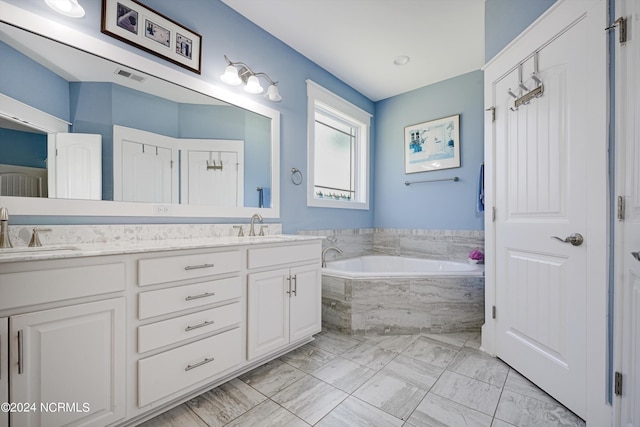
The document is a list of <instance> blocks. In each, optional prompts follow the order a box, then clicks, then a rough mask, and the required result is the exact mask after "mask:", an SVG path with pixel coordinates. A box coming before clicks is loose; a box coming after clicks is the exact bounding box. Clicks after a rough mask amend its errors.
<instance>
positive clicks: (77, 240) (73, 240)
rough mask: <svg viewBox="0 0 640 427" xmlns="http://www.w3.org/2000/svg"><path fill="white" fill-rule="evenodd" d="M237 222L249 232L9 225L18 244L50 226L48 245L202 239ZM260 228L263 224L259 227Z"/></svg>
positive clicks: (271, 230)
mask: <svg viewBox="0 0 640 427" xmlns="http://www.w3.org/2000/svg"><path fill="white" fill-rule="evenodd" d="M234 225H242V226H243V228H244V231H245V235H248V233H249V224H248V223H246V222H243V223H239V224H114V225H35V226H34V225H15V226H12V225H10V226H9V237H10V238H11V241H12V243H13V245H14V246H27V245H28V244H29V241H30V240H31V234H32V232H33V229H34V228H40V229H50V230H51V231H46V232H40V233H39V234H40V241H41V242H42V245H43V246H47V245H73V244H81V243H105V242H136V241H146V240H173V239H200V238H215V237H227V236H236V235H237V234H238V230H237V229H234V228H233V226H234ZM268 225H269V227H267V228H266V230H265V232H266V233H267V234H269V235H274V234H282V224H272V223H269V224H268ZM258 229H259V228H258Z"/></svg>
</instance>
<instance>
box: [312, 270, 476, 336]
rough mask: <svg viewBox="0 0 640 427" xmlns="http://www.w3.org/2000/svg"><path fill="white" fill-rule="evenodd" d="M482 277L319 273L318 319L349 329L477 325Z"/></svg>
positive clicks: (404, 330) (408, 330)
mask: <svg viewBox="0 0 640 427" xmlns="http://www.w3.org/2000/svg"><path fill="white" fill-rule="evenodd" d="M483 323H484V277H470V276H459V277H425V278H406V279H405V278H395V279H371V280H368V279H366V280H365V279H357V280H354V279H347V278H341V277H333V276H328V275H323V276H322V324H323V326H324V327H326V328H328V329H336V330H340V331H344V332H345V333H351V334H359V335H365V334H389V333H391V334H416V333H421V332H422V333H445V332H462V331H473V330H477V329H479V328H480V326H482V324H483Z"/></svg>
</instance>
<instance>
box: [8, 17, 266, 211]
mask: <svg viewBox="0 0 640 427" xmlns="http://www.w3.org/2000/svg"><path fill="white" fill-rule="evenodd" d="M0 57H2V61H0V62H1V64H0V100H1V101H2V104H1V106H2V107H1V108H0V195H2V196H13V197H43V198H45V197H49V198H73V199H98V200H100V199H101V200H115V201H128V202H153V203H163V204H191V205H207V206H212V207H267V208H268V207H271V199H270V190H271V188H272V185H273V183H272V182H271V177H272V170H271V164H270V162H269V160H268V159H270V158H271V155H272V149H273V147H272V141H271V136H272V132H271V131H272V129H271V126H272V123H271V118H269V117H265V116H263V115H260V114H257V113H254V112H252V111H249V110H246V109H243V108H240V107H237V106H234V105H231V104H228V103H225V102H222V101H220V100H217V99H215V98H212V97H209V96H206V95H204V94H201V93H198V92H195V91H193V90H190V89H187V88H185V87H182V86H179V85H176V84H173V83H170V82H168V81H166V80H163V79H159V78H156V77H154V76H151V75H148V74H144V73H142V72H139V71H137V70H135V69H134V68H129V67H127V66H123V65H120V64H117V63H114V62H111V61H108V60H105V59H103V58H100V57H98V56H96V55H93V54H90V53H87V52H84V51H81V50H78V49H75V48H73V47H70V46H67V45H64V44H61V43H58V42H56V41H52V40H49V39H46V38H44V37H41V36H39V35H36V34H33V33H30V32H27V31H24V30H22V29H19V28H16V27H13V26H11V25H7V24H5V23H0Z"/></svg>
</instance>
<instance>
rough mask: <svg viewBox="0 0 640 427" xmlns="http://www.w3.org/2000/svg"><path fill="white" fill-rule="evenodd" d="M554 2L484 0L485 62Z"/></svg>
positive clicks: (547, 0) (552, 0)
mask: <svg viewBox="0 0 640 427" xmlns="http://www.w3.org/2000/svg"><path fill="white" fill-rule="evenodd" d="M555 2H556V0H485V2H484V27H485V30H484V44H485V45H484V60H485V62H489V60H490V59H491V58H493V57H494V56H495V55H496V54H497V53H498V52H500V51H501V50H502V49H503V48H504V47H505V46H506V45H508V44H509V43H510V42H511V40H513V39H514V38H515V37H516V36H517V35H518V34H520V33H521V32H522V30H524V29H525V28H527V27H528V26H529V25H530V24H531V23H532V22H533V21H535V20H536V19H537V18H538V17H539V16H540V15H542V13H543V12H544V11H546V10H547V9H548V8H549V7H550V6H551V5H552V4H554V3H555Z"/></svg>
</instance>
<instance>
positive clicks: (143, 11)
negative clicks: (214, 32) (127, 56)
mask: <svg viewBox="0 0 640 427" xmlns="http://www.w3.org/2000/svg"><path fill="white" fill-rule="evenodd" d="M100 31H102V32H103V33H104V34H108V35H109V36H111V37H114V38H116V39H118V40H121V41H123V42H125V43H128V44H130V45H132V46H135V47H137V48H139V49H142V50H144V51H147V52H149V53H152V54H154V55H156V56H159V57H161V58H163V59H166V60H167V61H170V62H172V63H174V64H177V65H180V66H182V67H184V68H186V69H188V70H191V71H193V72H194V73H197V74H200V73H201V66H202V36H200V35H199V34H197V33H195V32H194V31H192V30H190V29H188V28H186V27H184V26H182V25H180V24H179V23H177V22H176V21H174V20H172V19H171V18H168V17H166V16H164V15H162V14H161V13H159V12H156V11H155V10H153V9H151V8H149V7H147V6H145V5H143V4H142V3H140V2H139V1H137V0H102V22H101V27H100Z"/></svg>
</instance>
